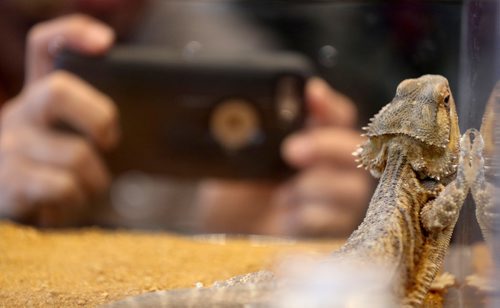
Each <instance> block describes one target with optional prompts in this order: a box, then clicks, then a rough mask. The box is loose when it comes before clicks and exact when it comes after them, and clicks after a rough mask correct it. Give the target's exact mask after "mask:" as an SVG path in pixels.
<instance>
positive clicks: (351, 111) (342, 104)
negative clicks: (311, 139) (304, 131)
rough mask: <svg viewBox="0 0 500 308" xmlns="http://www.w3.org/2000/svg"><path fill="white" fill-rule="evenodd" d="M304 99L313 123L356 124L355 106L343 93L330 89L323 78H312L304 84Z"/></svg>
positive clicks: (347, 125) (350, 125)
mask: <svg viewBox="0 0 500 308" xmlns="http://www.w3.org/2000/svg"><path fill="white" fill-rule="evenodd" d="M306 100H307V104H308V106H309V112H310V117H311V121H312V122H313V124H315V125H336V126H344V127H353V126H354V125H356V121H357V119H356V114H357V111H356V107H355V105H354V103H353V102H352V101H351V100H350V99H349V98H348V97H347V96H345V95H343V94H341V93H340V92H337V91H335V90H334V89H332V88H331V87H330V86H329V85H328V84H327V83H326V82H325V81H324V80H323V79H320V78H312V79H310V80H309V81H308V83H307V86H306Z"/></svg>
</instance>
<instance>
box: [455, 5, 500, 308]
mask: <svg viewBox="0 0 500 308" xmlns="http://www.w3.org/2000/svg"><path fill="white" fill-rule="evenodd" d="M459 75H460V76H459V83H458V86H459V88H458V97H457V103H458V106H457V107H458V112H459V116H460V119H459V120H460V127H461V128H462V132H464V131H465V130H466V129H467V128H470V127H474V128H477V129H480V128H481V134H482V137H483V139H484V143H485V149H484V154H483V155H484V162H485V179H486V183H484V184H482V188H485V189H486V188H488V187H489V188H490V190H489V191H488V195H489V197H490V198H491V199H490V201H489V204H487V205H486V206H489V208H488V209H487V210H488V211H489V212H490V213H491V214H492V215H491V216H490V218H491V219H492V220H491V221H489V222H488V224H487V225H488V226H486V229H489V230H483V232H484V231H486V232H491V233H492V235H493V237H492V238H491V239H489V241H487V242H486V243H485V242H484V239H483V234H482V233H483V232H481V230H480V229H481V228H480V226H479V225H478V219H477V218H476V207H477V206H479V207H481V206H485V205H484V204H482V205H481V204H475V202H474V200H473V198H471V197H469V198H468V199H467V200H466V203H465V204H464V207H463V209H462V213H461V216H460V220H459V223H458V224H457V226H456V230H455V243H456V244H457V245H458V246H460V247H462V249H459V251H460V253H459V255H458V256H457V260H455V261H456V264H455V265H454V266H453V267H454V270H455V272H456V274H457V276H458V277H460V278H465V280H466V281H469V282H470V281H471V280H470V279H469V280H467V278H466V277H467V276H469V277H470V275H471V271H472V272H475V273H473V275H474V274H477V272H478V271H479V272H481V271H482V273H481V274H480V275H483V276H486V277H487V278H493V280H492V281H491V282H489V283H488V285H489V287H496V288H498V287H499V284H498V282H499V281H500V280H499V279H498V278H499V277H498V272H496V273H495V272H494V271H493V268H498V264H500V263H499V262H498V261H499V257H500V250H499V249H498V248H499V247H500V246H499V242H498V241H499V240H500V238H499V237H498V235H499V233H498V230H499V229H498V226H499V225H500V221H498V218H499V216H498V215H496V213H498V208H499V206H500V203H499V199H498V187H499V182H498V180H499V178H498V175H499V168H498V166H499V165H498V150H499V146H500V144H499V135H498V134H499V126H498V125H499V123H498V120H499V112H498V111H499V108H500V92H499V91H500V88H499V85H500V84H499V81H500V3H499V2H498V1H488V0H470V1H465V3H464V7H463V13H462V37H461V51H460V73H459ZM474 199H475V198H474ZM483 227H484V226H483ZM481 247H483V248H484V252H485V253H478V250H482V248H481ZM478 248H480V249H478ZM493 276H494V277H493ZM476 287H477V286H476ZM479 289H481V287H479ZM486 289H487V288H486ZM476 291H477V290H476ZM489 291H490V293H489V294H490V295H492V294H495V293H494V292H492V290H491V289H489ZM478 294H480V295H481V296H480V297H483V296H485V294H488V292H485V288H484V285H483V288H482V290H480V291H479V292H472V293H471V292H470V290H469V292H468V291H467V290H466V288H464V289H462V292H461V293H460V295H459V296H460V297H461V298H460V300H459V301H458V302H457V303H460V304H461V305H462V306H467V305H468V304H469V305H470V304H473V305H478V304H479V303H480V302H478V301H476V302H473V301H472V300H473V299H474V297H475V295H478ZM476 300H478V298H476ZM481 303H483V304H485V303H486V304H487V305H489V306H491V307H498V305H499V304H500V302H499V300H498V297H493V298H489V299H488V300H486V301H484V302H483V301H481Z"/></svg>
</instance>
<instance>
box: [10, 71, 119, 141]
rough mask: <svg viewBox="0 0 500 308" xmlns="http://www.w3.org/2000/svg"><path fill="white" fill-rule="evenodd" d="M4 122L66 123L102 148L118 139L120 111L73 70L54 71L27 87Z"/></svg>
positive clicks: (48, 124) (14, 123)
mask: <svg viewBox="0 0 500 308" xmlns="http://www.w3.org/2000/svg"><path fill="white" fill-rule="evenodd" d="M16 101H17V103H18V106H17V107H16V106H15V107H13V108H11V109H12V110H10V111H9V114H8V115H6V116H5V118H6V119H5V121H4V122H6V123H5V125H7V126H8V125H11V124H12V125H19V124H23V125H24V124H27V125H33V123H38V124H40V125H42V126H51V125H53V124H56V123H59V122H63V123H66V124H68V125H70V126H71V127H73V128H75V129H76V130H78V131H79V132H81V133H83V134H85V135H86V136H87V137H88V138H89V139H90V140H92V141H93V142H94V143H95V144H96V145H97V146H99V147H100V148H102V149H109V148H111V147H113V146H114V145H115V144H116V143H117V142H118V140H119V137H120V130H119V125H118V111H117V109H116V106H115V105H114V103H113V102H112V101H111V99H110V98H109V97H107V96H106V95H104V94H102V93H100V92H99V91H97V90H96V89H94V88H93V87H92V86H90V85H89V84H87V83H86V82H84V81H82V80H81V79H79V78H77V77H75V76H73V75H72V74H70V73H66V72H63V71H58V72H54V73H51V74H50V75H49V76H47V77H46V78H43V79H41V80H39V81H37V82H36V83H34V84H33V85H32V86H29V87H28V88H27V89H25V90H24V91H23V92H22V93H21V96H20V97H18V98H17V99H16Z"/></svg>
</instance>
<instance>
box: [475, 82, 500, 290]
mask: <svg viewBox="0 0 500 308" xmlns="http://www.w3.org/2000/svg"><path fill="white" fill-rule="evenodd" d="M499 114H500V81H499V82H497V84H496V86H495V88H494V89H493V92H492V94H491V96H490V98H489V100H488V103H487V105H486V110H485V111H484V115H483V121H482V124H481V134H480V135H479V134H478V135H476V136H475V139H474V142H473V144H472V148H471V157H470V160H471V166H472V168H471V171H472V172H471V173H470V174H469V175H468V176H469V179H468V181H469V182H470V188H471V193H472V196H473V198H474V201H475V203H476V218H477V222H478V223H479V226H480V228H481V232H482V234H483V237H484V239H485V241H486V242H487V244H488V245H489V246H490V248H491V250H492V251H493V252H494V251H495V244H496V243H495V238H494V237H495V236H498V231H499V230H498V228H499V223H500V210H499V209H500V208H499V206H498V201H495V200H496V199H495V196H498V187H499V186H498V185H499V182H498V175H499V174H500V164H499V163H500V162H499V158H498V152H497V151H498V149H499V146H500V135H499V134H500V128H499V123H498V115H499ZM495 154H497V155H495ZM496 266H497V267H498V264H496ZM488 274H491V273H488ZM489 278H491V277H483V276H482V275H480V273H476V274H473V275H471V276H468V277H467V284H468V285H469V286H472V287H475V288H478V289H479V290H481V291H492V290H493V289H494V285H493V284H491V283H490V282H489Z"/></svg>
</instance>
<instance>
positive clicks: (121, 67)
mask: <svg viewBox="0 0 500 308" xmlns="http://www.w3.org/2000/svg"><path fill="white" fill-rule="evenodd" d="M55 66H56V68H57V69H64V70H67V71H70V72H72V73H74V74H76V75H78V76H80V77H81V78H82V79H84V80H86V81H87V82H89V83H90V84H92V85H93V86H95V87H96V88H97V89H99V90H100V91H102V92H104V93H105V94H107V95H109V96H110V97H111V98H112V99H113V100H114V102H115V103H116V104H117V106H118V110H119V113H120V124H121V129H122V140H121V143H120V144H119V146H118V147H117V148H116V149H114V150H113V151H112V152H110V153H107V154H106V160H107V162H108V164H109V166H110V168H111V170H112V171H113V173H114V174H120V173H123V172H127V171H131V170H140V171H144V172H148V173H154V174H167V175H171V176H179V177H189V178H203V177H223V178H234V179H238V178H244V179H251V178H270V179H271V178H281V177H284V176H288V175H290V174H291V173H292V172H293V170H292V169H291V168H290V167H289V166H287V164H286V163H285V162H284V161H283V160H282V158H281V150H280V148H281V143H282V141H283V139H284V138H285V137H286V136H287V135H289V134H291V133H293V132H294V131H296V130H298V129H300V128H301V127H303V125H304V119H305V116H306V108H305V104H304V88H305V84H306V81H307V79H308V78H309V77H310V76H311V75H312V74H313V69H312V66H311V64H310V63H309V61H308V60H307V58H305V57H304V56H301V55H299V54H295V53H285V52H260V53H250V54H236V55H223V54H217V53H213V54H210V53H199V54H195V55H193V54H190V55H186V54H184V53H183V52H182V51H176V50H171V49H163V48H162V49H158V48H154V49H152V48H145V47H127V46H119V47H115V48H113V49H112V50H110V52H109V53H107V54H106V55H104V56H99V57H95V56H93V57H89V56H83V55H80V54H76V53H73V52H70V51H64V52H62V53H60V54H59V56H58V57H57V59H56V63H55Z"/></svg>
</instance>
